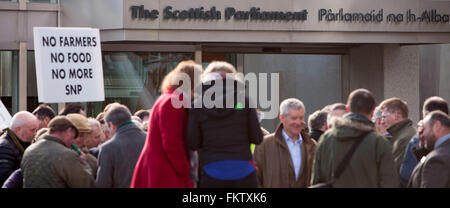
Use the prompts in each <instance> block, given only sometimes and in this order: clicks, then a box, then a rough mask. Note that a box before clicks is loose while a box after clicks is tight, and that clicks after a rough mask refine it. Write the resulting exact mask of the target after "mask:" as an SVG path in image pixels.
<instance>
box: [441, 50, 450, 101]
mask: <svg viewBox="0 0 450 208" xmlns="http://www.w3.org/2000/svg"><path fill="white" fill-rule="evenodd" d="M439 50H440V60H439V69H440V70H439V72H440V73H439V75H440V76H439V79H440V80H439V96H441V97H442V98H444V99H445V100H447V102H449V101H450V82H449V80H450V44H442V45H439Z"/></svg>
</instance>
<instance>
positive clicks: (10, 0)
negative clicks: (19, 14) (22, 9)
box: [0, 0, 17, 2]
mask: <svg viewBox="0 0 450 208" xmlns="http://www.w3.org/2000/svg"><path fill="white" fill-rule="evenodd" d="M2 1H7V2H17V0H0V2H2Z"/></svg>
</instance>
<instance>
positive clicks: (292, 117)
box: [280, 109, 305, 135]
mask: <svg viewBox="0 0 450 208" xmlns="http://www.w3.org/2000/svg"><path fill="white" fill-rule="evenodd" d="M280 120H281V123H283V129H284V131H286V133H287V134H288V135H299V134H300V132H301V131H302V130H303V128H305V110H304V109H289V110H288V114H287V115H286V116H284V115H282V114H281V115H280Z"/></svg>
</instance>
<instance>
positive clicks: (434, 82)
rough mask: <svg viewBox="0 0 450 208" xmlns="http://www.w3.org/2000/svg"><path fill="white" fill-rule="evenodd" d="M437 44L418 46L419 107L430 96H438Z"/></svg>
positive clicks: (438, 67) (438, 66) (438, 64)
mask: <svg viewBox="0 0 450 208" xmlns="http://www.w3.org/2000/svg"><path fill="white" fill-rule="evenodd" d="M439 53H440V51H439V46H438V45H422V46H419V71H420V81H419V85H420V88H419V89H420V90H419V91H420V92H419V94H420V109H422V106H423V102H424V101H425V100H426V99H427V98H429V97H431V96H439V85H440V83H439V82H440V78H439V74H440V55H439Z"/></svg>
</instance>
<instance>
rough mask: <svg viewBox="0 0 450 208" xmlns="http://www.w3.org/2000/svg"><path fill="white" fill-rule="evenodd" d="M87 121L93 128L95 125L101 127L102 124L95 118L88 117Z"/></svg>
mask: <svg viewBox="0 0 450 208" xmlns="http://www.w3.org/2000/svg"><path fill="white" fill-rule="evenodd" d="M88 122H89V125H91V129H93V128H94V126H97V128H99V129H102V125H101V124H100V122H99V121H98V120H97V119H95V118H92V117H89V118H88ZM92 132H94V131H91V132H89V134H92Z"/></svg>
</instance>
